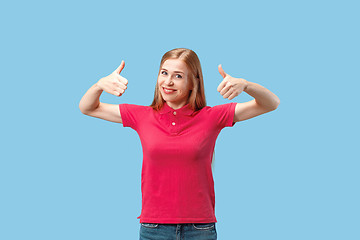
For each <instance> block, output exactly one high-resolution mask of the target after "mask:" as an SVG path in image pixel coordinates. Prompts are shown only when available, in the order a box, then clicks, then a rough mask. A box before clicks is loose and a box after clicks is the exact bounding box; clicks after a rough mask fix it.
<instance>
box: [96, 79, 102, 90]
mask: <svg viewBox="0 0 360 240" xmlns="http://www.w3.org/2000/svg"><path fill="white" fill-rule="evenodd" d="M99 81H100V80H99ZM94 88H95V89H96V90H97V91H103V89H102V88H101V87H100V85H99V82H97V83H95V84H94Z"/></svg>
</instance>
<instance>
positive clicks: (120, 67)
mask: <svg viewBox="0 0 360 240" xmlns="http://www.w3.org/2000/svg"><path fill="white" fill-rule="evenodd" d="M124 67H125V62H124V60H122V61H121V64H120V66H119V67H118V68H117V69H116V70H115V72H116V73H117V74H120V73H121V71H122V70H123V69H124Z"/></svg>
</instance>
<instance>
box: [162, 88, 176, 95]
mask: <svg viewBox="0 0 360 240" xmlns="http://www.w3.org/2000/svg"><path fill="white" fill-rule="evenodd" d="M162 89H163V91H164V93H166V94H171V93H174V92H176V90H175V89H170V88H165V87H162Z"/></svg>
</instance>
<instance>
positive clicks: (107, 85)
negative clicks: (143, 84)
mask: <svg viewBox="0 0 360 240" xmlns="http://www.w3.org/2000/svg"><path fill="white" fill-rule="evenodd" d="M124 67H125V62H124V60H123V61H121V64H120V66H119V67H118V68H117V69H116V70H115V71H114V72H112V73H111V74H110V75H109V76H106V77H103V78H101V79H100V80H99V81H98V82H97V83H96V84H97V85H98V86H99V87H100V88H101V89H102V90H104V91H105V92H107V93H110V94H113V95H115V96H117V97H119V96H121V95H122V94H123V93H124V92H125V90H126V89H127V84H128V80H127V79H126V78H124V77H122V76H120V73H121V71H122V70H123V69H124Z"/></svg>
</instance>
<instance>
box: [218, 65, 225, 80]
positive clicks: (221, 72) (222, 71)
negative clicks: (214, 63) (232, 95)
mask: <svg viewBox="0 0 360 240" xmlns="http://www.w3.org/2000/svg"><path fill="white" fill-rule="evenodd" d="M218 69H219V73H220V74H221V76H222V77H223V78H225V77H226V73H225V71H224V69H223V68H222V66H221V64H219V66H218Z"/></svg>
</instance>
